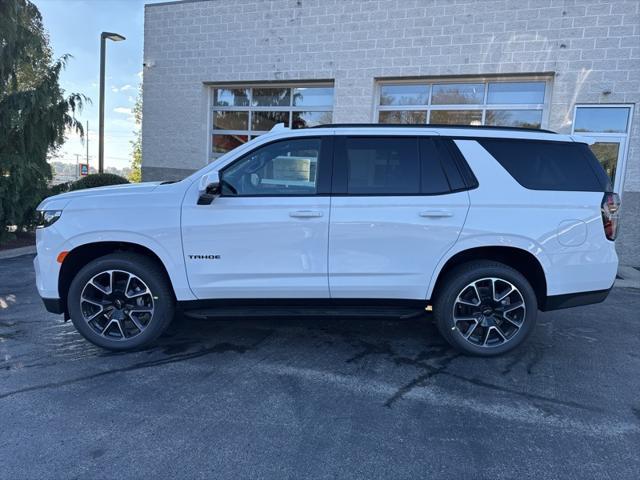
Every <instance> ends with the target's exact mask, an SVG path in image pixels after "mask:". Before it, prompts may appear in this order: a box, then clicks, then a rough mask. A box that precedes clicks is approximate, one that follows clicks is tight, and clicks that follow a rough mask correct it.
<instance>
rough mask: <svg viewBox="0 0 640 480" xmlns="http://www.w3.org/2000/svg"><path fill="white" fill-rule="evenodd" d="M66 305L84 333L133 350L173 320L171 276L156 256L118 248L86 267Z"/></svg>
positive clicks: (117, 347) (105, 343)
mask: <svg viewBox="0 0 640 480" xmlns="http://www.w3.org/2000/svg"><path fill="white" fill-rule="evenodd" d="M67 308H68V310H69V314H70V316H71V320H72V321H73V324H74V325H75V327H76V329H77V330H78V332H80V334H81V335H82V336H83V337H84V338H86V339H87V340H89V341H90V342H91V343H94V344H95V345H98V346H100V347H103V348H107V349H109V350H132V349H136V348H140V347H144V346H146V345H148V344H149V343H151V342H153V341H154V340H155V339H157V338H158V337H159V336H160V335H161V334H162V332H164V330H165V329H166V328H167V327H168V326H169V323H170V322H171V320H172V319H173V315H174V308H175V300H174V297H173V292H172V290H171V287H170V284H169V280H168V279H167V278H166V274H165V273H164V271H163V270H162V268H161V267H160V266H159V265H158V264H157V263H156V262H155V261H153V260H151V259H149V258H147V257H145V256H143V255H138V254H133V253H124V252H123V253H113V254H110V255H106V256H104V257H100V258H98V259H96V260H93V261H92V262H90V263H88V264H87V265H86V266H84V267H83V268H82V269H81V270H80V271H79V272H78V274H77V275H76V276H75V278H74V279H73V281H72V282H71V285H70V287H69V294H68V296H67Z"/></svg>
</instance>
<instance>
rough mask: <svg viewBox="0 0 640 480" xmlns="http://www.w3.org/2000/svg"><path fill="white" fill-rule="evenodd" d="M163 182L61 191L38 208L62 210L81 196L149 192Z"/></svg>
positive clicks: (41, 203)
mask: <svg viewBox="0 0 640 480" xmlns="http://www.w3.org/2000/svg"><path fill="white" fill-rule="evenodd" d="M161 183H162V182H144V183H125V184H123V185H111V186H108V187H95V188H85V189H83V190H74V191H72V192H66V193H61V194H60V195H54V196H53V197H48V198H45V199H44V200H43V201H42V202H40V205H38V210H62V209H63V208H64V207H65V206H66V205H67V203H69V201H71V200H73V199H76V198H81V197H98V196H109V195H118V194H127V195H130V194H137V193H148V192H151V191H152V190H155V189H156V188H157V187H158V185H160V184H161Z"/></svg>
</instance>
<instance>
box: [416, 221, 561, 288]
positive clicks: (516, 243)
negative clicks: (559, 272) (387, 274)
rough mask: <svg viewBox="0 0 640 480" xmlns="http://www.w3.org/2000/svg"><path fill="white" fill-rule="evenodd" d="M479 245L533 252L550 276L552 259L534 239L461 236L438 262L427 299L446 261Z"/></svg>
mask: <svg viewBox="0 0 640 480" xmlns="http://www.w3.org/2000/svg"><path fill="white" fill-rule="evenodd" d="M478 247H510V248H517V249H520V250H523V251H525V252H527V253H530V254H532V255H533V256H534V257H535V258H536V259H537V260H538V262H539V263H540V266H541V267H542V270H543V272H544V275H545V278H549V272H550V271H551V268H552V267H551V261H550V259H549V257H548V256H547V254H546V253H544V250H543V249H542V246H541V245H540V244H538V243H537V242H535V241H534V240H532V239H530V238H527V237H523V236H519V235H504V234H500V235H473V236H466V237H464V236H461V237H460V238H459V239H458V241H457V242H456V243H455V244H454V245H453V246H452V247H451V248H450V249H449V250H448V251H447V253H445V254H444V255H443V256H442V258H441V259H440V261H439V262H438V264H437V266H436V269H435V270H434V272H433V275H432V276H431V280H430V281H429V288H428V290H427V297H426V298H427V299H430V298H431V296H432V295H433V289H434V287H435V285H436V281H437V280H438V277H439V276H440V272H441V271H442V269H443V268H444V266H445V265H446V263H447V262H448V261H449V260H450V259H451V258H453V257H454V256H455V255H457V254H458V253H461V252H464V251H465V250H470V249H472V248H478Z"/></svg>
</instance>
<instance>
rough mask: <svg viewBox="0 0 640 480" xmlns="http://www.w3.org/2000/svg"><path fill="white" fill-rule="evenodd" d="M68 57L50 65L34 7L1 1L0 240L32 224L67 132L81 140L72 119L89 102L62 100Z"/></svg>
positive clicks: (76, 96)
mask: <svg viewBox="0 0 640 480" xmlns="http://www.w3.org/2000/svg"><path fill="white" fill-rule="evenodd" d="M68 58H69V56H68V55H66V56H63V57H62V58H60V59H58V60H55V61H52V52H51V48H50V47H49V39H48V37H47V34H46V33H45V31H44V27H43V24H42V16H41V15H40V12H39V10H38V8H37V7H36V6H35V5H34V4H33V3H31V2H30V1H29V0H2V1H0V125H1V126H2V128H0V240H3V239H5V238H6V237H8V236H10V233H9V230H8V228H9V226H12V225H16V226H17V227H18V228H19V229H23V228H25V227H28V226H30V225H32V224H33V221H34V218H35V215H34V213H35V211H34V210H35V207H36V206H37V204H38V203H39V202H40V201H41V199H42V198H43V197H44V195H45V192H46V190H47V184H48V181H49V180H50V179H51V168H50V166H49V164H48V163H47V155H49V154H51V153H52V152H55V150H56V149H57V148H59V147H60V146H61V145H62V144H63V143H64V140H65V131H66V130H74V131H76V132H78V133H79V134H80V135H81V136H83V133H84V132H83V130H82V125H81V124H80V122H78V121H77V120H76V119H75V117H74V115H75V113H76V112H79V111H81V109H82V105H83V102H84V101H86V100H87V99H86V98H85V97H84V95H81V94H77V93H73V94H71V95H69V96H67V97H65V96H64V93H65V92H64V91H63V90H62V89H61V88H60V85H59V77H60V72H61V70H62V69H63V68H64V67H65V65H66V62H67V60H68Z"/></svg>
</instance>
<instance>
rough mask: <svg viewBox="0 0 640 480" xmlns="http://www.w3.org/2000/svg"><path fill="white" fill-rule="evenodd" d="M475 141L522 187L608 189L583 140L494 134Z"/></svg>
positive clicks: (533, 188)
mask: <svg viewBox="0 0 640 480" xmlns="http://www.w3.org/2000/svg"><path fill="white" fill-rule="evenodd" d="M477 141H478V142H479V143H480V145H482V146H483V147H484V149H485V150H487V151H488V152H489V153H490V154H491V155H492V156H493V157H494V158H495V159H496V160H497V161H498V162H499V163H500V165H502V166H503V167H504V168H505V169H506V170H507V171H508V172H509V173H510V174H511V176H512V177H513V178H515V179H516V181H517V182H518V183H519V184H520V185H522V186H523V187H525V188H528V189H531V190H559V191H563V190H564V191H575V192H605V191H610V190H611V184H610V181H609V179H608V177H607V175H606V173H605V172H604V170H603V169H602V167H601V166H600V164H599V163H598V160H597V159H596V158H595V156H594V155H593V154H592V153H591V151H590V150H589V147H588V146H587V145H586V144H584V143H577V142H553V141H552V142H547V141H540V140H522V139H513V140H512V139H493V138H486V139H477Z"/></svg>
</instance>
